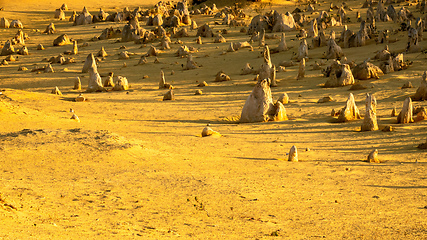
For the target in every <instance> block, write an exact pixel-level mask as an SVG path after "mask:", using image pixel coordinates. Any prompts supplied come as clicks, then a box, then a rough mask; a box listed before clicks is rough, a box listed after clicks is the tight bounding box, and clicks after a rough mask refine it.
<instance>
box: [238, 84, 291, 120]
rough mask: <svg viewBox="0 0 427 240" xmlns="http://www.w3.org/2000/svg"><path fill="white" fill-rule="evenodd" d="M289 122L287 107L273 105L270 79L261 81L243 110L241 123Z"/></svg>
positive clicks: (279, 103) (279, 104)
mask: <svg viewBox="0 0 427 240" xmlns="http://www.w3.org/2000/svg"><path fill="white" fill-rule="evenodd" d="M272 120H274V121H284V120H287V117H286V110H285V107H284V106H283V104H282V103H281V102H279V101H278V102H276V104H274V103H273V99H272V96H271V89H270V79H268V78H267V79H262V80H259V81H258V83H257V84H256V85H255V87H254V89H253V91H252V93H251V94H250V95H249V97H248V99H247V100H246V102H245V105H244V106H243V109H242V114H241V117H240V122H242V123H248V122H266V121H272Z"/></svg>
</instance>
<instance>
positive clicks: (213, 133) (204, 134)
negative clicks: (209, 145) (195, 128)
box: [202, 124, 221, 137]
mask: <svg viewBox="0 0 427 240" xmlns="http://www.w3.org/2000/svg"><path fill="white" fill-rule="evenodd" d="M209 126H210V124H208V125H207V126H206V127H205V128H203V130H202V137H208V136H221V134H220V133H219V132H216V131H214V130H212V128H210V127H209Z"/></svg>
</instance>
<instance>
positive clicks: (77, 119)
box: [71, 114, 80, 122]
mask: <svg viewBox="0 0 427 240" xmlns="http://www.w3.org/2000/svg"><path fill="white" fill-rule="evenodd" d="M71 119H74V120H76V122H80V118H79V117H78V116H77V115H76V114H73V116H71Z"/></svg>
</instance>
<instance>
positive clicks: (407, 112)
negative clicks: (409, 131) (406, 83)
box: [397, 97, 414, 123]
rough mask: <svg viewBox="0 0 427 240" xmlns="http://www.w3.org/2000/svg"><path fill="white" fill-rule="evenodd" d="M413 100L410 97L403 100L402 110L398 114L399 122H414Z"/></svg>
mask: <svg viewBox="0 0 427 240" xmlns="http://www.w3.org/2000/svg"><path fill="white" fill-rule="evenodd" d="M412 122H414V120H413V119H412V100H411V98H410V97H408V98H406V99H405V101H403V107H402V111H401V112H400V113H399V115H398V116H397V123H412Z"/></svg>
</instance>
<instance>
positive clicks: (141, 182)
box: [0, 0, 427, 239]
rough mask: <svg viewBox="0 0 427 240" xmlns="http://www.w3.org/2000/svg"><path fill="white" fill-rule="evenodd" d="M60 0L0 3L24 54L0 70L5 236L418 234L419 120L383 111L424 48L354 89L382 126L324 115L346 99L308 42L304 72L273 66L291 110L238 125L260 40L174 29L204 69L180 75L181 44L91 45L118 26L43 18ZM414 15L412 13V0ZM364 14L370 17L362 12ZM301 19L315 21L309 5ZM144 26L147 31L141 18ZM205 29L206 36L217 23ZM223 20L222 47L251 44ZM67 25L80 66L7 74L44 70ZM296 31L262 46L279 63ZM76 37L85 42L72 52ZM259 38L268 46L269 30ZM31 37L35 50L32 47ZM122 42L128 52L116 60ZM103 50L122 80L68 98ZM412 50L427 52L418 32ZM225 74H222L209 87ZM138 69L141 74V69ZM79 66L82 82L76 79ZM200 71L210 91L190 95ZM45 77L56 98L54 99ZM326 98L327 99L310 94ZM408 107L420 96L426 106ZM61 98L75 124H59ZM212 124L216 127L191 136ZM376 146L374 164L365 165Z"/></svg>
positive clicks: (94, 5) (129, 2)
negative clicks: (171, 97)
mask: <svg viewBox="0 0 427 240" xmlns="http://www.w3.org/2000/svg"><path fill="white" fill-rule="evenodd" d="M100 2H101V3H100ZM141 2H144V3H146V4H149V3H150V4H154V1H150V2H147V1H136V0H126V1H125V0H123V1H114V2H110V1H94V0H87V1H73V2H68V3H67V4H68V6H69V8H70V10H69V11H67V12H66V16H67V18H68V17H69V16H70V13H71V11H73V10H76V11H78V12H79V11H81V9H82V8H83V6H84V5H86V7H87V8H88V10H89V11H90V12H91V13H92V14H95V13H97V11H98V8H99V7H102V8H104V10H106V11H109V12H111V11H112V10H114V9H115V7H117V8H116V10H121V9H123V8H124V7H125V6H129V7H130V9H131V10H132V9H133V8H134V7H135V6H138V5H139V4H140V3H141ZM61 4H62V2H59V1H47V0H40V1H19V3H18V2H16V1H0V7H2V6H4V7H5V10H4V11H1V12H0V17H3V16H4V17H6V18H8V19H10V20H13V19H21V21H22V22H23V24H24V26H25V28H24V32H25V33H27V34H28V35H29V36H30V38H31V39H30V40H27V42H26V43H27V47H28V49H29V51H30V53H31V55H29V56H19V61H16V62H11V63H9V65H7V66H0V90H2V95H0V161H1V165H0V166H1V167H0V222H1V227H0V239H135V238H141V239H165V238H182V239H270V238H272V237H271V236H275V235H278V236H279V237H281V238H284V239H322V238H326V239H343V238H344V239H426V238H427V220H426V219H427V218H426V216H427V209H426V205H427V201H426V200H427V195H426V190H427V178H426V172H427V171H426V166H427V164H426V156H427V154H426V151H425V150H424V151H423V150H419V149H417V148H416V146H417V145H418V144H419V143H422V142H425V140H426V137H427V134H426V122H425V121H424V122H418V123H413V124H405V125H400V124H396V119H395V117H390V113H391V110H392V108H393V107H396V108H397V109H398V110H400V109H401V107H402V104H403V100H404V99H405V98H406V97H408V96H410V95H411V94H413V93H415V88H412V89H400V87H401V86H402V85H403V84H404V83H405V82H406V81H408V80H410V81H412V83H413V85H414V86H416V87H418V86H419V83H420V80H421V75H422V73H423V71H424V70H426V68H425V61H426V57H425V55H423V54H421V55H420V56H418V55H419V54H418V53H414V54H405V59H409V60H411V61H413V65H412V66H411V67H410V68H409V69H407V70H404V71H400V72H394V73H391V74H387V75H385V76H383V77H381V78H380V79H378V80H375V79H374V80H367V81H363V84H365V85H367V86H368V89H366V90H360V91H353V94H354V96H355V99H356V103H357V106H358V107H359V109H360V111H361V113H362V114H364V111H365V107H364V101H365V95H366V93H373V94H374V95H375V96H376V98H377V101H378V106H377V117H378V120H379V127H380V129H382V128H383V127H384V126H386V125H392V126H393V128H394V129H395V131H393V132H382V131H375V132H359V130H360V126H361V124H362V121H363V120H358V121H354V122H349V123H332V122H333V118H332V117H331V116H330V112H331V110H332V109H336V110H338V109H340V108H342V107H344V105H345V101H346V99H347V97H348V94H349V93H350V92H349V91H348V89H349V86H347V87H342V88H334V89H325V88H321V87H320V86H321V85H322V84H323V83H324V82H325V81H326V78H324V77H323V76H322V74H321V72H320V71H318V70H316V71H313V70H311V64H313V63H314V60H317V61H319V59H320V58H321V56H322V53H323V52H325V51H326V47H321V48H315V49H311V50H310V51H309V54H310V58H311V59H310V60H309V61H308V62H307V71H306V74H305V75H306V77H305V78H304V79H303V80H298V81H297V80H296V76H297V71H298V65H296V66H294V67H289V68H287V71H286V72H284V73H283V72H280V73H278V75H277V77H278V80H279V84H278V85H279V87H277V88H273V89H272V92H273V97H274V99H277V98H278V97H279V96H280V95H281V94H282V93H284V92H286V93H287V94H288V95H289V97H290V103H289V104H287V105H285V107H286V110H287V115H288V117H289V118H290V120H288V121H284V122H268V123H253V124H238V123H237V122H236V119H238V116H239V115H240V112H241V109H242V107H243V105H244V103H245V100H246V98H247V97H248V95H249V94H250V92H251V91H252V88H253V86H254V85H255V82H254V81H253V78H254V75H240V69H241V68H243V67H244V66H245V64H246V63H247V62H249V63H250V64H251V65H252V66H254V67H255V68H256V69H257V68H258V67H259V66H260V64H261V63H262V58H260V52H261V51H262V49H261V48H259V47H258V43H254V44H253V46H254V51H252V52H251V51H248V50H247V49H242V50H239V51H237V52H233V53H227V54H226V55H221V53H222V52H223V51H225V50H226V49H227V47H228V45H229V43H222V44H214V43H213V39H203V42H204V44H203V45H196V44H195V41H194V40H195V34H196V32H195V31H190V35H191V37H189V38H183V39H181V40H182V41H184V43H185V44H186V45H188V46H194V47H197V48H199V51H198V52H197V53H195V54H194V60H195V61H196V62H197V63H198V64H199V65H202V67H200V68H198V69H195V70H189V71H182V67H181V64H185V62H186V59H185V58H183V59H181V58H177V57H176V56H175V51H176V50H177V49H178V47H179V46H180V45H179V44H171V47H172V49H171V50H167V51H163V52H162V53H161V54H160V56H159V60H160V62H161V63H159V64H154V63H153V62H154V57H148V58H147V59H148V63H147V64H145V65H139V66H135V64H136V63H137V62H138V61H139V58H140V56H141V55H142V54H145V53H146V52H147V50H148V49H149V47H150V44H147V45H146V46H145V45H137V44H134V43H133V42H128V43H115V41H116V39H112V40H104V41H96V42H91V41H89V40H90V39H91V38H92V37H94V36H99V35H100V34H101V31H102V30H103V29H104V28H107V27H110V26H113V27H114V28H122V27H123V25H124V24H125V23H111V22H107V23H98V24H95V25H86V26H71V25H72V24H71V23H70V22H68V21H58V20H55V19H54V18H53V16H54V10H55V9H56V8H59V7H60V6H61ZM336 4H339V3H336ZM348 4H349V5H350V6H351V7H353V8H354V11H352V12H348V14H349V16H350V17H351V20H352V22H353V23H350V24H349V28H350V29H352V30H354V31H357V30H358V29H359V24H358V23H356V21H355V15H356V11H358V10H360V7H361V5H362V1H360V2H348ZM320 5H321V6H318V7H320V8H321V9H322V10H325V9H327V8H328V7H329V3H321V4H320ZM254 6H255V7H256V5H254ZM294 6H295V3H294V2H293V4H291V5H273V6H272V8H274V9H279V11H280V12H285V11H292V10H293V9H294ZM255 7H253V8H252V10H253V9H254V8H255ZM395 7H396V10H398V9H400V7H399V6H395ZM302 8H304V7H302ZM267 10H269V7H267V8H266V11H267ZM410 10H411V11H413V12H415V8H414V7H413V6H412V7H410ZM248 12H250V14H251V15H252V16H254V12H253V11H251V10H250V9H249V10H248ZM333 13H336V10H334V12H333ZM361 13H362V17H365V16H366V9H362V10H361ZM415 14H416V16H419V15H420V13H418V12H416V13H415ZM307 16H310V17H311V18H314V17H317V16H318V13H317V12H316V13H314V14H312V15H311V14H307ZM193 19H195V20H196V21H197V23H198V25H199V26H200V25H202V24H203V23H204V22H210V23H213V22H214V21H218V22H221V19H215V18H213V17H211V16H209V17H207V16H195V17H194V18H193ZM249 20H250V18H248V21H249ZM50 22H53V23H54V24H55V25H56V28H57V30H58V33H56V34H54V35H45V34H40V33H37V32H36V31H35V29H39V30H41V31H44V29H45V27H46V26H47V25H48V24H49V23H50ZM377 25H378V29H379V30H382V29H385V28H393V29H397V28H398V25H397V24H394V23H378V24H377ZM142 26H143V27H145V28H147V29H151V28H150V27H147V26H145V23H143V24H142ZM211 26H213V28H214V31H215V32H216V31H217V30H221V29H224V28H227V29H228V27H224V26H221V25H214V24H211ZM228 30H229V33H228V34H225V35H224V37H225V38H226V39H227V41H229V42H230V41H247V40H249V36H248V35H244V34H242V33H240V32H239V30H240V27H236V28H234V27H233V28H230V29H228ZM330 30H335V31H336V33H337V37H338V36H339V34H340V33H341V30H342V27H334V28H331V29H327V31H326V33H327V34H329V31H330ZM16 32H17V29H0V41H1V42H2V43H4V42H5V41H6V40H7V39H10V38H12V37H13V36H14V35H15V33H16ZM62 33H67V34H68V35H69V36H70V37H71V38H73V39H81V41H80V42H79V47H80V48H79V54H78V55H77V56H75V58H76V62H77V63H75V64H70V65H59V64H53V65H52V66H53V68H54V70H55V73H51V74H45V73H40V74H37V73H35V72H31V71H25V72H22V71H17V69H18V67H19V66H25V67H27V68H28V69H30V70H31V69H32V68H33V64H37V65H39V66H43V65H44V64H46V62H42V59H43V58H50V57H52V56H57V55H58V54H60V53H62V52H64V51H67V50H71V49H72V45H67V46H62V47H53V46H52V41H53V39H54V38H56V37H57V36H59V35H60V34H62ZM268 34H269V33H268ZM296 34H297V31H294V32H288V33H286V36H287V38H286V40H287V43H288V46H289V47H292V48H291V49H290V50H289V51H287V52H282V53H277V54H272V61H273V63H274V64H277V63H279V62H281V61H283V60H290V58H291V56H292V53H293V52H295V51H296V50H297V48H298V45H299V40H298V39H296V37H295V35H296ZM406 34H407V33H406V32H398V33H397V34H394V35H392V36H391V38H396V39H397V40H398V41H397V42H395V43H391V44H390V45H389V46H390V49H391V50H392V51H402V50H403V49H404V48H405V45H406V39H407V35H406ZM175 40H176V39H173V38H172V41H173V42H175ZM83 42H88V43H89V46H88V47H84V48H83V47H81V45H82V43H83ZM266 42H267V44H269V45H270V46H271V47H275V46H277V44H278V42H279V39H267V40H266ZM308 42H309V43H311V39H309V41H308ZM39 43H42V44H43V45H44V46H45V47H46V50H44V51H37V50H36V46H37V44H39ZM156 44H157V43H155V45H156ZM122 45H123V46H126V50H127V51H129V52H132V53H136V54H137V55H135V56H132V57H131V59H129V60H118V55H117V54H118V53H120V52H121V51H123V50H120V49H119V47H120V46H122ZM102 46H104V47H105V50H106V51H107V53H108V54H109V56H108V57H107V58H106V60H105V61H103V62H100V64H99V71H100V73H101V75H103V76H106V75H107V74H108V72H111V71H112V72H114V74H115V76H117V75H122V76H125V77H126V78H127V79H128V80H129V83H130V85H131V88H130V90H129V91H124V92H104V93H90V94H85V93H83V94H84V96H85V97H87V98H88V99H89V100H90V101H88V102H74V101H73V99H74V98H75V97H77V96H78V94H79V93H80V92H83V91H84V88H86V87H87V80H88V77H89V76H88V74H82V73H81V68H82V66H83V61H84V60H85V58H86V56H87V54H89V53H91V52H92V53H96V52H97V51H99V50H100V49H101V47H102ZM421 46H422V47H423V49H424V48H425V47H426V43H425V42H421ZM141 47H142V48H141ZM217 47H218V48H217ZM383 48H384V45H383V44H379V45H377V44H375V42H374V41H373V40H369V41H368V44H367V46H365V47H359V48H349V49H344V52H345V54H346V56H347V58H349V59H350V60H354V61H356V62H361V61H363V60H365V59H366V58H368V57H370V58H373V56H374V55H375V53H374V52H375V51H378V50H381V49H383ZM417 56H418V57H417ZM3 58H4V56H2V57H1V58H0V60H2V59H3ZM123 63H126V65H127V67H125V68H123ZM374 63H375V64H379V62H374ZM324 67H325V66H324ZM160 70H163V71H164V72H165V77H166V81H167V82H168V83H171V84H172V85H173V86H175V97H176V100H175V101H165V102H163V101H162V98H163V94H164V93H165V92H166V91H167V90H159V89H158V81H159V79H160ZM172 70H173V71H174V72H175V74H174V75H171V74H170V73H171V71H172ZM220 70H223V71H224V72H225V73H226V74H228V75H229V76H230V77H231V79H232V80H231V81H228V82H221V83H217V82H213V81H214V79H215V74H216V73H217V72H218V71H220ZM144 75H147V76H149V78H145V79H143V76H144ZM77 76H79V77H80V78H81V80H82V85H83V90H82V91H76V90H72V87H73V84H74V78H75V77H77ZM202 81H206V82H208V84H209V86H206V87H204V88H203V95H198V96H196V95H194V93H195V91H196V90H197V89H200V88H199V87H197V84H198V83H200V82H202ZM56 86H58V88H59V89H60V90H61V91H62V93H63V96H56V95H52V94H50V92H51V90H52V89H54V88H55V87H56ZM299 95H301V97H299ZM328 95H330V96H332V97H333V98H334V99H335V100H336V101H334V102H328V103H323V104H317V103H316V102H317V100H318V99H320V98H322V97H324V96H328ZM415 105H419V106H426V104H425V102H416V103H415ZM70 108H71V109H73V111H74V113H75V114H76V115H77V116H78V117H79V118H80V122H77V121H75V120H72V119H70V118H71V116H72V115H73V113H71V112H70ZM208 123H210V124H211V128H212V129H213V130H215V131H218V132H219V133H220V134H221V135H222V136H221V137H203V138H202V137H200V135H201V131H202V129H203V128H204V127H205V126H206V124H208ZM292 145H295V146H297V148H298V155H299V160H300V161H299V162H288V161H287V156H286V153H287V152H288V151H289V149H290V148H291V146H292ZM375 148H376V149H378V151H379V158H380V160H381V161H382V162H383V163H381V164H372V163H371V164H370V163H366V162H363V160H365V159H366V158H367V156H368V154H369V153H370V152H371V151H372V150H373V149H375ZM306 150H309V151H306ZM416 161H417V162H416Z"/></svg>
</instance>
